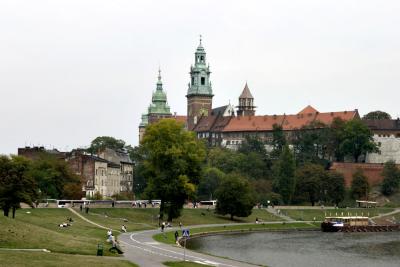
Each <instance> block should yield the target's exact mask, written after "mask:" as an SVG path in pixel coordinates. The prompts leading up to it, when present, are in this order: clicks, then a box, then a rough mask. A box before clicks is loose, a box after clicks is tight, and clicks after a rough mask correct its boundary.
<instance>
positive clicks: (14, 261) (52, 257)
mask: <svg viewBox="0 0 400 267" xmlns="http://www.w3.org/2000/svg"><path fill="white" fill-rule="evenodd" d="M91 265H92V266H96V267H107V266H115V267H135V266H137V265H135V264H133V263H130V262H128V261H125V260H120V259H119V258H108V257H96V256H82V255H66V254H58V253H45V252H20V251H0V266H10V267H11V266H12V267H37V266H41V267H50V266H64V267H77V266H91Z"/></svg>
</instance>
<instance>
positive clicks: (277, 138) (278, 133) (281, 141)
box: [271, 124, 287, 159]
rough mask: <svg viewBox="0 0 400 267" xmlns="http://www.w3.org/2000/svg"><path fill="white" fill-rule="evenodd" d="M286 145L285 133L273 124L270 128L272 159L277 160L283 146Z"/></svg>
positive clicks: (280, 127)
mask: <svg viewBox="0 0 400 267" xmlns="http://www.w3.org/2000/svg"><path fill="white" fill-rule="evenodd" d="M286 144H287V141H286V137H285V133H284V132H283V129H282V126H280V125H278V124H274V125H273V126H272V152H271V157H272V158H275V159H277V158H279V156H280V155H281V153H282V151H283V149H284V147H285V145H286Z"/></svg>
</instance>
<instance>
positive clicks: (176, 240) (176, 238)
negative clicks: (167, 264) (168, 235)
mask: <svg viewBox="0 0 400 267" xmlns="http://www.w3.org/2000/svg"><path fill="white" fill-rule="evenodd" d="M174 235H175V243H178V237H179V233H178V231H175V234H174Z"/></svg>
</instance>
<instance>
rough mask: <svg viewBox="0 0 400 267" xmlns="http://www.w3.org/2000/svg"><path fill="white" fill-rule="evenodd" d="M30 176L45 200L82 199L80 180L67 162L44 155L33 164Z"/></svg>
mask: <svg viewBox="0 0 400 267" xmlns="http://www.w3.org/2000/svg"><path fill="white" fill-rule="evenodd" d="M29 175H30V176H31V177H33V178H34V179H35V181H36V183H37V185H38V187H39V189H40V191H41V197H43V198H56V199H59V198H67V199H69V198H73V199H80V198H81V197H82V186H81V180H80V178H79V177H78V176H77V175H76V174H75V173H73V172H72V170H71V169H70V168H69V166H68V165H67V163H66V162H65V161H61V160H59V159H57V158H55V157H53V156H52V155H49V154H42V155H41V156H40V158H39V159H38V160H35V161H33V162H32V167H31V168H30V171H29Z"/></svg>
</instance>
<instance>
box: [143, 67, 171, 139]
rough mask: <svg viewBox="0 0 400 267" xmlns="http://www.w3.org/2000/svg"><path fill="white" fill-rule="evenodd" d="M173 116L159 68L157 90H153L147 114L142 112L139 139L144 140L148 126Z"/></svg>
mask: <svg viewBox="0 0 400 267" xmlns="http://www.w3.org/2000/svg"><path fill="white" fill-rule="evenodd" d="M171 116H172V114H171V110H170V107H169V106H168V101H167V94H166V93H165V92H164V90H163V84H162V81H161V70H160V69H158V80H157V85H156V90H155V91H154V92H153V96H152V98H151V104H150V105H149V107H148V109H147V113H146V114H142V121H141V122H140V125H139V140H142V138H143V135H144V132H145V129H146V126H147V125H148V124H149V123H150V124H151V123H153V122H156V121H158V120H160V119H163V118H170V117H171Z"/></svg>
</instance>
